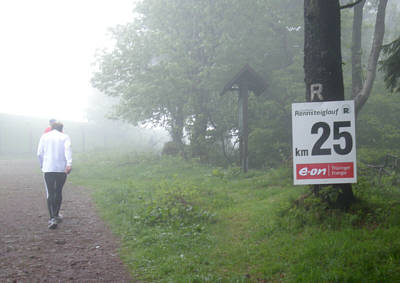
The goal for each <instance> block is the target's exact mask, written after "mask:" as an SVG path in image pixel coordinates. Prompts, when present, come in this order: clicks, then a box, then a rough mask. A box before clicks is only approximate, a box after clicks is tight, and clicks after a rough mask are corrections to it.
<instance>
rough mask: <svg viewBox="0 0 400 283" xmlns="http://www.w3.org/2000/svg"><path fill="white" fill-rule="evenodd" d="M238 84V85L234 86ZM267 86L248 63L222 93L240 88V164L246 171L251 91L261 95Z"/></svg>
mask: <svg viewBox="0 0 400 283" xmlns="http://www.w3.org/2000/svg"><path fill="white" fill-rule="evenodd" d="M234 86H237V87H234ZM266 88H267V83H266V82H265V81H264V80H263V78H261V77H260V76H259V75H258V74H257V73H256V72H255V71H254V70H253V69H252V68H251V67H250V66H249V65H248V64H246V65H245V66H244V67H243V68H242V69H241V70H240V71H239V73H237V74H236V75H235V76H234V77H233V79H231V80H230V81H229V82H228V83H227V84H226V85H225V87H224V89H223V91H222V92H221V95H223V94H224V93H225V92H227V91H237V90H239V99H238V104H239V109H238V110H239V151H240V166H241V169H242V172H244V173H246V172H247V170H248V165H249V157H248V140H249V125H248V119H247V117H248V115H247V113H248V99H249V92H250V91H251V92H253V93H254V94H255V95H260V94H261V93H263V92H264V91H265V90H266Z"/></svg>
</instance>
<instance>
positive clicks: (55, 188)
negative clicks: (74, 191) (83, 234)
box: [44, 172, 67, 219]
mask: <svg viewBox="0 0 400 283" xmlns="http://www.w3.org/2000/svg"><path fill="white" fill-rule="evenodd" d="M66 179H67V174H65V173H63V172H46V173H44V181H45V185H46V194H47V207H48V209H49V214H50V219H51V218H54V217H56V216H58V213H59V211H60V207H61V202H62V189H63V186H64V184H65V180H66Z"/></svg>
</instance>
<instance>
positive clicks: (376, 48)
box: [353, 0, 388, 114]
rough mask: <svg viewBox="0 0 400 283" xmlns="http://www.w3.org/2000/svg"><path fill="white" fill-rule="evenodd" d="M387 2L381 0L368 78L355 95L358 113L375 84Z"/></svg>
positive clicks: (386, 0) (369, 61) (369, 60)
mask: <svg viewBox="0 0 400 283" xmlns="http://www.w3.org/2000/svg"><path fill="white" fill-rule="evenodd" d="M387 2H388V0H380V1H379V5H378V12H377V14H376V22H375V31H374V39H373V42H372V48H371V53H370V55H369V59H368V67H367V75H366V79H365V82H364V84H363V86H362V89H361V90H360V91H359V92H358V93H357V94H356V95H353V98H354V102H355V107H356V114H358V112H359V111H360V110H361V108H362V107H363V106H364V104H365V102H367V100H368V98H369V96H370V94H371V90H372V86H373V84H374V80H375V76H376V67H377V64H378V59H379V54H380V52H381V49H382V42H383V36H384V34H385V14H386V6H387ZM360 41H361V38H360Z"/></svg>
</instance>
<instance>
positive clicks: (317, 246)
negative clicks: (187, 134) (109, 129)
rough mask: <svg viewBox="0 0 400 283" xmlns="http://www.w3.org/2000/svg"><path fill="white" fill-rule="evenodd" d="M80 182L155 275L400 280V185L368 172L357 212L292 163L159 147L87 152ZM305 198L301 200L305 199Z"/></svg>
mask: <svg viewBox="0 0 400 283" xmlns="http://www.w3.org/2000/svg"><path fill="white" fill-rule="evenodd" d="M75 164H78V165H77V166H75V168H74V174H72V175H71V177H72V178H71V180H72V181H73V182H74V183H77V184H81V185H84V186H87V187H90V188H92V189H93V196H94V199H95V201H96V204H97V207H98V210H99V213H100V214H101V215H102V217H103V218H104V219H105V220H106V221H107V222H108V223H109V224H110V227H111V228H112V230H113V231H114V233H115V234H116V235H118V236H119V237H120V238H121V240H122V247H121V258H122V260H123V261H124V262H125V263H126V264H127V266H128V267H129V268H130V271H131V273H132V275H133V277H134V278H138V279H140V280H143V281H145V282H281V281H283V282H396V281H397V282H399V281H400V202H399V200H400V198H399V196H400V189H399V187H398V186H395V185H391V184H384V185H382V186H380V187H372V186H371V184H370V183H369V180H368V179H365V178H361V180H360V182H359V184H358V185H357V186H354V191H355V194H356V196H357V198H358V199H359V202H358V203H356V204H355V205H354V206H353V207H352V208H351V209H350V210H349V211H348V212H342V211H339V210H331V209H327V208H326V206H325V205H324V204H321V203H320V202H319V201H318V200H316V199H314V198H312V197H308V198H305V199H304V200H303V201H302V202H295V200H297V199H299V197H300V196H302V195H304V194H305V193H306V192H308V191H307V188H305V187H294V186H292V185H291V182H292V181H291V176H290V169H288V168H282V169H277V170H270V171H268V172H259V171H251V172H249V173H248V174H247V175H243V174H241V173H240V172H239V170H238V168H231V169H222V168H211V167H207V166H203V165H199V164H197V163H196V162H192V161H184V160H182V159H179V158H171V157H168V158H161V157H158V156H155V155H151V154H134V153H115V152H109V153H102V154H101V155H99V154H98V153H96V155H90V154H86V155H81V156H78V158H77V160H76V162H75ZM295 203H297V204H298V205H295Z"/></svg>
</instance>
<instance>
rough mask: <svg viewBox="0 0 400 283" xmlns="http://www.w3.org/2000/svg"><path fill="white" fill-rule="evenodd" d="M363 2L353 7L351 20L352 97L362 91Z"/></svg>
mask: <svg viewBox="0 0 400 283" xmlns="http://www.w3.org/2000/svg"><path fill="white" fill-rule="evenodd" d="M364 4H365V0H364V1H362V2H361V3H359V4H358V5H356V6H354V18H353V35H352V47H351V79H352V80H351V85H352V97H353V98H354V97H356V95H357V94H358V93H359V92H360V91H361V89H362V83H363V79H362V68H361V54H362V50H361V32H362V29H361V27H362V21H363V9H364Z"/></svg>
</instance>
